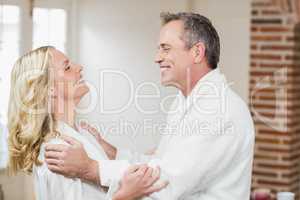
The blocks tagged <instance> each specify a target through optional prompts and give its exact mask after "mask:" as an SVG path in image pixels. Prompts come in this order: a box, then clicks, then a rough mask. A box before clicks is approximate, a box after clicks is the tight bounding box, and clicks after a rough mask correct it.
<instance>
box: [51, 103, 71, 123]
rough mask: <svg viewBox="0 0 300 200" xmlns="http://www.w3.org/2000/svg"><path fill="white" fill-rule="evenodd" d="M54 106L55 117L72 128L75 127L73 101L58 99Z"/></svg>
mask: <svg viewBox="0 0 300 200" xmlns="http://www.w3.org/2000/svg"><path fill="white" fill-rule="evenodd" d="M60 102H62V103H57V104H56V105H58V106H55V108H54V109H55V114H54V115H55V119H56V120H59V121H63V122H65V123H66V124H68V125H69V126H71V127H72V128H75V105H74V103H73V102H68V101H60Z"/></svg>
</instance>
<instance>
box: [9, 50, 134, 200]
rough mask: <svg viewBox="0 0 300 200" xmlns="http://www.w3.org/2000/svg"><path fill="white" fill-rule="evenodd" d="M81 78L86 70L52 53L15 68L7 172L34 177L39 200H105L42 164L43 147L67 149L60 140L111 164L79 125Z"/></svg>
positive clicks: (34, 54) (38, 53)
mask: <svg viewBox="0 0 300 200" xmlns="http://www.w3.org/2000/svg"><path fill="white" fill-rule="evenodd" d="M81 72H82V66H80V65H77V64H74V63H72V62H71V61H70V60H69V59H68V58H67V57H66V56H65V55H64V54H63V53H61V52H60V51H58V50H56V49H55V48H54V47H41V48H38V49H36V50H33V51H31V52H29V53H27V54H26V55H24V56H23V57H21V58H20V59H19V60H18V61H17V62H16V64H15V65H14V67H13V70H12V74H11V93H10V101H9V111H8V128H9V151H10V157H9V169H10V172H11V173H13V174H15V173H17V172H19V171H25V172H29V173H33V177H34V182H35V190H36V197H37V199H38V200H42V199H44V200H52V199H53V200H54V199H55V200H62V199H63V200H83V199H88V200H96V199H97V200H101V199H105V198H106V197H105V195H106V193H105V190H104V188H101V187H100V186H96V185H93V184H90V183H86V182H83V181H81V180H80V179H69V178H66V177H64V176H61V175H58V174H55V173H52V172H51V171H49V170H48V168H47V166H46V164H45V163H44V162H43V161H44V146H45V143H52V144H53V143H55V144H60V143H64V142H63V140H61V139H59V138H58V136H60V135H61V134H66V135H68V136H71V137H73V138H75V139H77V140H79V141H81V142H82V144H83V146H84V148H85V150H86V151H87V154H88V156H89V157H90V158H92V159H95V160H98V161H100V160H103V159H108V158H107V156H106V154H105V153H104V151H103V149H102V148H101V146H100V145H99V143H97V141H96V139H95V138H94V137H92V135H90V134H89V133H88V132H87V131H86V130H84V129H81V128H80V127H77V126H76V124H75V107H76V105H77V104H78V103H79V101H80V100H81V98H82V97H83V96H84V95H85V94H87V93H88V91H89V89H88V87H87V85H86V83H85V82H84V81H83V79H82V74H81ZM137 173H138V170H137ZM129 185H131V186H132V184H129ZM123 186H124V183H123ZM125 187H126V183H125Z"/></svg>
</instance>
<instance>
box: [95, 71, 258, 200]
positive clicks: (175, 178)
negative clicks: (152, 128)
mask: <svg viewBox="0 0 300 200" xmlns="http://www.w3.org/2000/svg"><path fill="white" fill-rule="evenodd" d="M178 99H179V100H180V102H181V103H179V104H178V103H176V102H178V101H176V102H175V101H174V103H173V105H172V107H171V112H172V111H173V112H172V113H170V114H169V116H168V119H167V123H168V125H169V126H168V128H167V129H166V130H165V132H164V133H162V134H163V135H162V140H161V142H160V144H159V146H158V148H157V150H156V153H155V154H154V156H153V157H147V156H144V155H139V154H138V153H134V152H130V151H126V150H125V151H124V150H118V154H117V159H118V160H115V161H111V160H106V161H100V164H99V170H100V180H101V184H102V185H104V186H110V187H111V192H112V193H111V194H110V195H112V194H113V191H116V190H117V189H118V187H119V184H118V183H119V181H120V179H121V177H122V175H123V173H124V170H126V169H127V167H128V166H129V165H130V164H134V163H141V162H147V163H149V165H150V166H159V167H160V169H161V180H168V181H169V185H168V186H167V187H166V188H165V189H163V190H161V191H159V192H156V193H153V194H152V195H150V196H149V197H145V199H159V200H176V199H180V200H248V199H249V198H250V184H251V171H252V160H253V149H254V137H255V133H254V126H253V121H252V118H251V115H250V112H249V110H248V106H247V105H246V104H245V103H244V101H243V100H242V99H241V98H240V97H239V96H238V95H237V94H236V93H235V92H233V91H232V90H231V89H230V87H229V85H228V83H227V82H226V79H225V77H224V76H223V75H222V74H221V73H220V71H219V69H216V70H213V71H211V72H209V73H208V74H207V75H205V76H204V77H203V78H202V79H201V80H200V81H198V83H197V85H196V86H195V88H194V89H193V90H192V92H191V94H190V95H189V96H188V97H187V99H185V98H184V97H183V96H182V95H179V97H178ZM174 110H175V111H174Z"/></svg>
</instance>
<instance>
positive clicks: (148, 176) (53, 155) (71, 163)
mask: <svg viewBox="0 0 300 200" xmlns="http://www.w3.org/2000/svg"><path fill="white" fill-rule="evenodd" d="M82 128H84V129H86V130H87V131H88V132H89V133H90V134H92V135H93V136H94V137H95V139H96V140H97V141H98V143H99V144H100V145H101V140H102V138H101V136H100V134H99V132H97V130H96V129H94V128H92V127H91V126H90V125H88V124H82ZM61 139H63V140H64V141H65V142H66V143H67V144H68V145H64V144H47V145H46V148H45V150H46V152H45V161H46V164H47V165H48V168H49V170H50V171H52V172H54V173H58V174H61V175H63V176H65V177H68V178H80V179H82V180H85V181H88V182H92V183H94V184H99V185H101V183H100V178H99V169H100V170H101V162H100V163H99V162H97V161H94V160H92V159H91V158H89V157H88V155H87V153H86V151H85V150H84V147H83V145H82V144H81V143H80V142H79V141H77V140H76V139H74V138H71V137H68V136H65V135H62V136H61ZM103 148H105V146H103ZM98 165H100V167H99V166H98ZM159 178H160V169H159V168H155V169H154V168H151V167H149V166H147V165H146V164H140V165H132V166H130V167H129V168H128V169H127V170H126V172H125V173H124V175H123V177H122V179H121V181H120V188H119V190H118V191H117V192H116V193H115V194H114V197H113V200H131V199H136V198H140V197H143V196H148V195H150V194H152V193H153V192H157V191H160V190H161V189H163V188H165V187H166V186H167V185H168V183H167V182H165V181H162V182H159V181H158V180H159Z"/></svg>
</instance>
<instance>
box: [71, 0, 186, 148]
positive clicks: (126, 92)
mask: <svg viewBox="0 0 300 200" xmlns="http://www.w3.org/2000/svg"><path fill="white" fill-rule="evenodd" d="M78 2H79V5H78V16H77V26H78V32H77V34H78V44H77V46H78V51H77V53H76V54H77V58H78V60H79V62H80V63H82V64H83V65H84V66H85V77H86V79H87V80H89V81H91V83H92V84H93V85H94V86H95V87H96V90H98V94H99V90H100V87H102V86H104V92H103V93H101V94H100V96H98V99H97V101H96V103H97V107H96V111H93V112H90V113H88V114H86V115H81V116H82V117H84V118H87V119H88V120H89V121H90V123H95V124H100V123H102V124H104V125H105V126H106V128H117V129H118V128H121V129H122V128H124V126H122V125H119V123H120V120H122V122H124V121H127V122H128V123H131V124H132V125H133V126H138V129H135V130H133V129H131V130H129V129H128V131H122V130H107V129H102V130H103V132H104V133H105V134H108V136H107V137H106V138H107V139H108V140H110V141H111V142H112V143H113V144H115V145H117V146H119V147H124V148H125V147H126V148H131V149H135V147H136V148H137V149H136V150H139V151H145V150H147V149H149V148H152V147H153V146H154V145H155V144H157V142H158V140H159V136H158V129H157V127H156V128H155V127H154V126H155V125H154V124H156V125H157V124H161V123H163V122H164V121H165V114H164V113H163V112H162V111H161V109H160V107H159V105H160V102H161V100H162V98H164V97H165V96H166V95H167V94H173V93H174V91H175V90H173V89H165V88H162V87H161V86H160V81H159V79H160V72H159V68H158V66H157V65H156V64H155V63H154V56H155V52H156V49H157V40H158V34H159V29H160V17H159V15H160V12H161V11H163V10H166V11H171V12H178V11H186V10H187V9H188V8H189V6H190V5H189V1H182V0H165V1H159V0H152V1H146V0H126V1H120V0H111V1H105V0H78ZM104 69H111V70H121V71H122V72H125V74H126V75H128V77H129V79H130V81H132V84H133V90H132V89H131V88H130V84H129V83H130V82H129V81H128V80H126V79H125V78H122V77H120V76H118V75H114V76H110V75H108V76H106V77H104V78H101V77H100V73H101V71H103V70H104ZM100 81H104V83H101V82H100ZM145 82H150V83H154V85H155V86H157V88H158V89H159V90H158V91H157V90H156V89H155V88H154V87H153V86H148V87H144V88H142V90H141V91H140V93H139V94H153V95H155V94H159V93H160V95H158V97H156V98H153V99H149V98H147V99H146V100H141V101H139V104H138V105H140V106H141V107H142V108H143V109H145V110H157V112H156V113H154V114H145V113H143V112H141V111H140V110H139V109H138V108H137V104H136V103H134V102H131V103H130V104H129V107H128V109H126V110H125V111H124V112H119V113H117V114H104V113H103V112H101V111H100V105H103V106H104V108H105V109H112V108H116V107H120V106H122V105H125V104H127V103H128V100H129V99H130V97H134V96H136V95H134V93H135V92H136V90H137V88H138V86H139V85H141V84H142V83H145ZM101 98H102V99H103V98H104V103H103V104H101ZM86 99H87V100H86V102H87V101H88V98H86ZM169 102H170V101H169ZM144 120H152V122H150V126H151V128H153V129H151V128H150V127H149V128H147V129H146V130H143V127H145V126H144V123H143V122H144ZM148 123H149V122H148ZM116 124H117V125H116ZM120 134H121V136H120ZM136 134H137V136H135V135H136Z"/></svg>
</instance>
